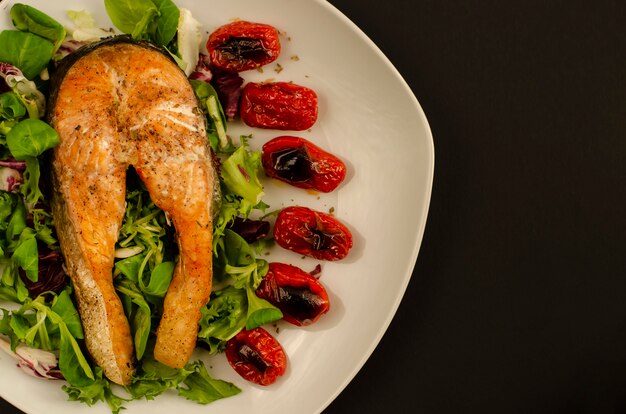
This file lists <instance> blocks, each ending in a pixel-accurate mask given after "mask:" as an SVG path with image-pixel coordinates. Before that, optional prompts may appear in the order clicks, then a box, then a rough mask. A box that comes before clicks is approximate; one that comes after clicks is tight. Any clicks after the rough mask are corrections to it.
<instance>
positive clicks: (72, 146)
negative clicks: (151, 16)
mask: <svg viewBox="0 0 626 414" xmlns="http://www.w3.org/2000/svg"><path fill="white" fill-rule="evenodd" d="M51 91H52V92H51V102H50V105H49V108H50V109H49V111H50V112H49V116H48V120H49V122H50V124H51V125H52V126H53V128H54V129H55V130H56V131H57V132H58V133H59V136H60V144H59V145H58V146H57V147H56V148H55V149H54V151H53V156H52V173H53V174H52V176H53V194H52V213H53V218H54V221H55V224H56V228H57V232H58V236H59V243H60V246H61V250H62V252H63V255H64V257H65V260H66V263H67V268H68V272H69V275H70V277H71V279H72V282H73V284H74V288H75V292H76V300H77V303H78V309H79V313H80V316H81V320H82V323H83V327H84V331H85V342H86V345H87V348H88V350H89V353H90V354H91V356H92V358H93V359H94V361H95V363H97V364H98V365H99V366H101V367H102V368H103V370H104V373H105V375H106V376H107V377H108V378H109V379H110V380H112V381H114V382H116V383H118V384H128V383H129V381H130V380H131V377H132V375H133V373H134V360H133V354H134V347H133V340H132V336H131V330H130V327H129V322H128V320H127V318H126V316H125V315H124V309H123V307H122V303H121V302H120V299H119V297H118V296H117V294H116V292H115V288H114V286H113V276H112V270H113V259H114V253H115V244H116V241H117V239H118V235H119V231H120V226H121V223H122V219H123V217H124V211H125V194H126V172H127V170H128V168H129V167H130V166H133V167H134V168H135V170H136V171H137V174H138V176H139V178H140V179H141V180H142V181H143V183H144V184H145V185H146V187H147V189H148V191H149V193H150V196H151V198H152V200H153V201H154V203H155V204H156V205H157V206H158V207H159V208H161V209H162V210H164V211H165V212H166V213H167V214H169V216H170V217H171V219H172V222H173V224H174V227H175V229H176V234H177V241H178V246H179V252H180V254H179V258H178V262H177V264H176V267H175V270H174V276H173V278H172V282H171V284H170V286H169V289H168V291H167V294H166V296H165V301H164V309H163V316H162V318H161V321H160V324H159V326H158V330H157V338H156V346H155V349H154V356H155V358H156V359H157V360H158V361H160V362H162V363H164V364H166V365H168V366H170V367H174V368H181V367H183V366H184V365H185V364H186V363H187V362H188V360H189V358H190V356H191V353H192V352H193V350H194V348H195V344H196V337H197V331H198V321H199V319H200V309H201V308H202V307H203V306H204V305H206V303H207V302H208V300H209V295H210V293H211V281H212V268H211V266H212V232H213V223H212V213H213V212H212V209H213V203H212V201H213V197H214V194H215V189H216V188H217V186H218V183H217V179H216V173H215V168H214V166H213V161H212V157H211V150H210V148H209V147H208V142H207V134H206V125H205V122H206V120H205V117H204V115H203V114H202V111H201V109H200V108H199V106H198V102H197V99H196V97H195V95H194V92H193V89H192V88H191V86H190V84H189V82H188V80H187V78H186V76H185V74H184V73H183V71H182V70H181V69H179V67H178V66H177V65H176V64H175V63H174V61H173V60H172V59H171V58H170V57H169V56H167V55H166V54H164V53H162V52H161V50H159V49H157V48H156V47H154V46H151V45H149V44H147V43H144V42H134V41H132V40H130V39H129V38H127V37H115V38H112V39H108V40H105V41H102V42H99V43H97V44H94V45H91V46H86V47H84V48H83V49H81V50H79V51H77V52H75V53H74V54H72V55H70V56H69V57H68V58H66V59H65V60H64V61H63V62H62V63H61V65H60V67H59V68H58V70H57V72H56V73H55V76H54V77H53V79H52V87H51Z"/></svg>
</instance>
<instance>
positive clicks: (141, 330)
mask: <svg viewBox="0 0 626 414" xmlns="http://www.w3.org/2000/svg"><path fill="white" fill-rule="evenodd" d="M115 289H116V290H117V291H118V292H120V293H121V294H123V295H125V296H127V297H128V298H129V299H130V300H131V301H132V302H133V303H134V304H135V305H137V309H136V311H135V313H134V315H133V316H132V329H133V332H134V341H135V355H136V356H137V359H138V360H141V358H142V357H143V354H144V352H145V350H146V345H147V343H148V336H149V335H150V327H151V322H152V321H151V314H152V311H151V310H150V305H148V302H147V301H146V299H145V298H144V296H143V294H142V293H141V291H140V290H139V288H138V287H137V286H136V285H135V284H134V283H132V282H130V281H129V280H124V279H123V280H120V281H119V283H117V284H116V285H115Z"/></svg>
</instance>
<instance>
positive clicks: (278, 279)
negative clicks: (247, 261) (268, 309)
mask: <svg viewBox="0 0 626 414" xmlns="http://www.w3.org/2000/svg"><path fill="white" fill-rule="evenodd" d="M256 294H257V296H258V297H260V298H263V299H265V300H267V301H268V302H270V303H271V304H272V305H274V306H276V307H277V308H278V309H280V310H281V312H282V313H283V319H284V320H286V321H287V322H289V323H292V324H294V325H297V326H302V325H310V324H312V323H313V322H316V321H317V320H318V319H319V318H320V317H321V316H322V315H323V314H325V313H326V312H328V310H329V309H330V302H329V301H328V293H327V292H326V289H325V288H324V285H322V284H321V283H320V281H319V280H317V279H316V278H315V277H313V276H311V275H310V274H309V273H307V272H305V271H304V270H302V269H300V268H299V267H297V266H293V265H290V264H286V263H270V264H269V269H268V271H267V274H266V275H265V277H264V278H263V281H262V282H261V284H260V285H259V287H258V288H257V290H256Z"/></svg>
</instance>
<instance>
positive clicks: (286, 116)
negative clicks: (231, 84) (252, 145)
mask: <svg viewBox="0 0 626 414" xmlns="http://www.w3.org/2000/svg"><path fill="white" fill-rule="evenodd" d="M239 115H240V116H241V119H242V120H243V122H244V123H245V124H246V125H248V126H250V127H258V128H271V129H280V130H293V131H303V130H305V129H309V128H311V127H312V126H313V124H314V123H315V121H316V120H317V95H316V94H315V92H314V91H313V90H312V89H309V88H307V87H305V86H300V85H296V84H294V83H288V82H269V83H254V82H250V83H248V84H246V86H244V88H243V91H242V93H241V107H240V109H239Z"/></svg>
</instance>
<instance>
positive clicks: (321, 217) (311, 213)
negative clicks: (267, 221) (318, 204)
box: [274, 206, 352, 261]
mask: <svg viewBox="0 0 626 414" xmlns="http://www.w3.org/2000/svg"><path fill="white" fill-rule="evenodd" d="M274 240H275V241H276V243H277V244H278V245H279V246H281V247H283V248H285V249H288V250H291V251H294V252H296V253H300V254H303V255H305V256H309V257H313V258H315V259H318V260H330V261H334V260H341V259H343V258H344V257H346V256H347V255H348V252H349V251H350V249H351V248H352V233H351V232H350V230H349V229H348V228H347V227H346V226H345V225H344V224H343V223H341V222H340V221H339V220H337V219H336V218H335V217H333V216H331V215H330V214H326V213H322V212H320V211H315V210H312V209H310V208H307V207H299V206H294V207H286V208H284V209H282V210H281V211H280V213H278V216H277V217H276V222H275V223H274Z"/></svg>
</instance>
